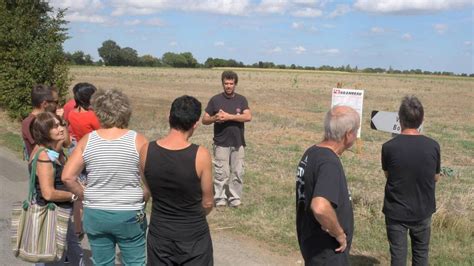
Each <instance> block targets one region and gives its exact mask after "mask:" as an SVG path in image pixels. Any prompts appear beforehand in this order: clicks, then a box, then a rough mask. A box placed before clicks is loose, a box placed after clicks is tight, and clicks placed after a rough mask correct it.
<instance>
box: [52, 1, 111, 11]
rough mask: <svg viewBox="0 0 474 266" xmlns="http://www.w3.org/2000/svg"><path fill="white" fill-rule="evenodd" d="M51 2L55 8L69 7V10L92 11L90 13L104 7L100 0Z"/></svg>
mask: <svg viewBox="0 0 474 266" xmlns="http://www.w3.org/2000/svg"><path fill="white" fill-rule="evenodd" d="M49 3H50V4H51V6H53V7H55V8H61V9H64V8H67V9H68V12H77V11H82V12H83V11H90V12H88V13H93V12H94V11H96V10H98V9H102V8H104V5H103V4H102V1H100V0H50V1H49Z"/></svg>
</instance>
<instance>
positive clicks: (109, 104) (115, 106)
mask: <svg viewBox="0 0 474 266" xmlns="http://www.w3.org/2000/svg"><path fill="white" fill-rule="evenodd" d="M92 108H94V112H95V114H96V115H97V118H98V119H99V122H100V126H101V127H103V128H112V127H117V128H127V127H128V122H130V117H131V116H132V107H131V105H130V101H129V100H128V97H127V95H125V94H124V93H122V92H121V91H118V90H98V91H97V92H96V93H94V95H93V96H92Z"/></svg>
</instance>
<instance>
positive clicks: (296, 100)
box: [0, 67, 474, 265]
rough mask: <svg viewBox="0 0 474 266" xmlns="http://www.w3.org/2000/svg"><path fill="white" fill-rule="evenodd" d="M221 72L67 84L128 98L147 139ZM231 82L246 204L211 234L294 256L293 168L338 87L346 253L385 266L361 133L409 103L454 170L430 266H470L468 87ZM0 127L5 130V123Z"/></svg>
mask: <svg viewBox="0 0 474 266" xmlns="http://www.w3.org/2000/svg"><path fill="white" fill-rule="evenodd" d="M221 71H222V70H218V69H213V70H208V69H195V70H190V69H164V68H109V67H75V68H72V69H71V74H72V75H73V78H74V79H73V83H72V84H74V83H75V82H79V81H87V82H91V83H93V84H95V85H96V86H98V87H99V88H118V89H121V90H123V91H124V92H125V93H127V94H128V95H129V96H130V98H131V99H132V104H133V110H134V112H133V117H132V123H131V128H133V129H135V130H137V131H139V132H142V133H144V134H145V135H146V136H147V137H148V138H150V139H155V138H158V137H161V136H163V135H164V134H166V132H167V130H168V124H167V119H166V118H167V114H168V111H169V107H170V104H171V101H172V100H173V99H174V98H176V97H178V96H181V95H183V94H189V95H193V96H195V97H196V98H198V99H199V100H200V101H201V102H202V103H203V107H205V106H206V104H207V101H208V100H209V99H210V97H211V96H213V95H214V94H216V93H219V92H221V90H222V88H221V85H220V74H221ZM237 73H238V74H239V84H238V87H237V92H238V93H241V94H243V95H245V96H246V97H247V99H248V101H249V104H250V108H251V110H252V113H253V120H252V122H250V123H247V124H246V129H245V130H246V140H247V145H248V147H247V149H246V174H245V177H244V178H245V180H244V182H245V188H244V198H243V202H244V204H245V205H244V207H243V208H240V209H236V210H226V211H223V212H217V211H215V212H213V213H212V214H211V215H210V217H209V219H208V221H209V223H210V226H211V227H212V228H227V229H226V230H231V231H232V232H235V233H238V234H245V235H247V236H250V237H253V238H255V239H257V240H260V241H262V242H264V243H267V244H268V246H270V247H271V248H272V249H273V250H274V251H278V252H280V253H284V254H290V253H293V252H295V251H296V250H297V249H298V247H297V242H296V236H295V199H294V198H295V196H294V193H295V192H294V186H295V173H296V165H297V163H298V160H299V159H300V157H301V155H302V153H303V152H304V150H305V149H306V148H307V147H309V146H310V145H312V144H315V143H317V142H318V141H319V140H320V139H321V133H322V121H323V116H324V114H325V112H326V111H327V110H328V108H329V106H330V104H331V89H332V88H333V87H335V86H336V83H338V82H341V83H342V84H343V87H345V88H359V89H364V90H365V99H364V114H363V117H362V138H361V148H362V149H361V152H360V153H359V154H357V153H355V152H353V151H347V152H345V153H344V155H343V156H342V161H343V164H344V167H345V171H346V175H347V177H348V182H349V186H350V190H351V192H352V198H353V204H354V211H355V223H356V224H355V236H354V241H353V249H352V254H354V255H359V256H362V257H365V258H368V259H370V260H371V261H373V262H378V263H380V264H383V265H385V264H387V263H388V262H389V253H388V243H387V240H386V236H385V226H384V217H383V214H382V212H381V208H382V201H383V191H384V184H385V178H384V176H383V173H382V170H381V166H380V149H381V145H382V143H384V142H385V141H387V140H388V139H390V137H391V136H390V134H389V133H384V132H379V131H374V130H371V129H370V113H371V111H372V110H379V111H393V112H395V111H397V110H398V106H399V104H400V100H401V98H402V97H403V96H405V95H407V94H415V95H416V96H418V97H419V98H420V100H421V101H422V103H423V105H424V107H425V116H426V117H425V123H424V133H425V134H426V135H428V136H430V137H432V138H434V139H436V140H437V141H438V142H439V143H440V145H441V153H442V166H445V167H449V168H450V169H453V170H454V175H453V176H449V177H448V176H445V177H442V179H441V181H440V182H439V183H438V184H437V208H438V210H437V212H436V214H435V215H434V218H433V229H432V238H431V249H430V261H431V263H432V264H433V265H473V264H474V255H473V247H474V246H473V244H472V240H473V239H474V186H473V185H474V179H473V178H474V115H473V113H474V105H473V103H474V79H473V78H461V77H439V76H425V75H423V76H421V75H420V76H416V75H384V74H354V73H335V72H315V71H288V70H273V71H262V70H256V69H238V70H237ZM0 118H1V119H2V121H5V119H6V118H5V116H4V115H3V116H2V117H0ZM2 124H3V126H2V128H1V129H2V131H4V130H5V129H7V126H6V125H7V124H8V123H7V122H5V123H2ZM12 128H15V126H10V127H9V129H10V130H11V129H12ZM7 137H11V136H10V135H8V136H7ZM192 140H193V142H195V143H198V144H202V145H204V146H206V147H208V148H211V143H212V126H201V127H200V128H198V130H197V131H196V133H195V135H194V137H193V139H192ZM3 142H5V141H4V140H3ZM354 150H355V149H354ZM361 264H364V263H361Z"/></svg>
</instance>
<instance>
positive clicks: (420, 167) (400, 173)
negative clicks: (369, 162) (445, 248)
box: [382, 135, 441, 221]
mask: <svg viewBox="0 0 474 266" xmlns="http://www.w3.org/2000/svg"><path fill="white" fill-rule="evenodd" d="M440 164H441V159H440V147H439V144H438V143H437V142H436V141H434V140H433V139H431V138H428V137H426V136H423V135H398V136H396V137H394V138H393V139H391V140H389V141H387V142H386V143H385V144H383V146H382V169H383V170H384V171H387V172H388V177H387V184H386V185H385V198H384V204H383V210H382V211H383V213H384V214H385V215H386V216H387V217H389V218H391V219H394V220H398V221H420V220H423V219H426V218H428V217H430V216H431V215H432V214H433V213H434V212H435V211H436V201H435V179H434V178H435V175H436V174H439V172H440Z"/></svg>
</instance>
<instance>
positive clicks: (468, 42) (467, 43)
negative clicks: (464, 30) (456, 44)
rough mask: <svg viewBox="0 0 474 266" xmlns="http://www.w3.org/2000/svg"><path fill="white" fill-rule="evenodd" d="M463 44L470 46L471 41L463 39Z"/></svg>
mask: <svg viewBox="0 0 474 266" xmlns="http://www.w3.org/2000/svg"><path fill="white" fill-rule="evenodd" d="M464 45H466V46H472V41H465V42H464Z"/></svg>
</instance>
